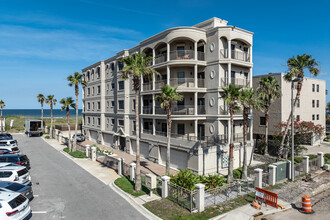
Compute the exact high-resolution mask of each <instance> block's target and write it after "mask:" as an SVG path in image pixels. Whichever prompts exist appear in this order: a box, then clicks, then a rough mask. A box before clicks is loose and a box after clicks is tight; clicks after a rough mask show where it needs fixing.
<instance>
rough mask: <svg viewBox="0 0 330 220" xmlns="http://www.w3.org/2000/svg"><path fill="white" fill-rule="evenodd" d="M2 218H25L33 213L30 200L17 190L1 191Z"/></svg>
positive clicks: (0, 215)
mask: <svg viewBox="0 0 330 220" xmlns="http://www.w3.org/2000/svg"><path fill="white" fill-rule="evenodd" d="M0 207H1V208H0V219H1V220H6V219H19V220H22V219H25V218H26V217H28V216H29V215H30V213H31V208H30V206H29V200H28V199H27V198H26V197H25V196H23V195H21V194H20V193H17V192H0Z"/></svg>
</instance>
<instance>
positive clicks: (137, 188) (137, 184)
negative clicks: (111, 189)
mask: <svg viewBox="0 0 330 220" xmlns="http://www.w3.org/2000/svg"><path fill="white" fill-rule="evenodd" d="M139 82H140V79H139ZM139 98H140V97H139V90H135V121H136V123H135V126H136V174H135V177H136V179H135V191H140V190H141V175H140V173H141V172H140V169H141V168H140V126H139V121H140V120H139Z"/></svg>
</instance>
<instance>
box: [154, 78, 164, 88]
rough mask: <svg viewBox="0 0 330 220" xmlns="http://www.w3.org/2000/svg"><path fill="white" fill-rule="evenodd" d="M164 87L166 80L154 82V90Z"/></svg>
mask: <svg viewBox="0 0 330 220" xmlns="http://www.w3.org/2000/svg"><path fill="white" fill-rule="evenodd" d="M165 85H166V80H159V81H156V82H155V89H160V88H161V87H163V86H165Z"/></svg>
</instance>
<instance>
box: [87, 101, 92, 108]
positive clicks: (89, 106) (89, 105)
mask: <svg viewBox="0 0 330 220" xmlns="http://www.w3.org/2000/svg"><path fill="white" fill-rule="evenodd" d="M87 106H88V108H87V109H88V110H90V109H91V103H89V102H88V103H87Z"/></svg>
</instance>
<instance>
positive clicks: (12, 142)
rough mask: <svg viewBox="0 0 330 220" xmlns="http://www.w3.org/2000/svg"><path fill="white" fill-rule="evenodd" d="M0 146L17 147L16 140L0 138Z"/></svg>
mask: <svg viewBox="0 0 330 220" xmlns="http://www.w3.org/2000/svg"><path fill="white" fill-rule="evenodd" d="M0 146H9V147H17V141H16V140H13V139H9V140H0Z"/></svg>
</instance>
